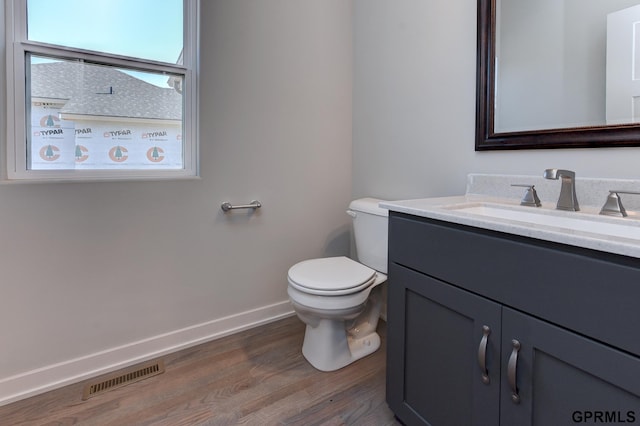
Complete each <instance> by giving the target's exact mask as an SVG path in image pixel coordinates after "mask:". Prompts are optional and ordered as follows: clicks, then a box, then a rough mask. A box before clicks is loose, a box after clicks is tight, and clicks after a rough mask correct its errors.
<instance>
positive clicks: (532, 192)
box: [511, 183, 542, 207]
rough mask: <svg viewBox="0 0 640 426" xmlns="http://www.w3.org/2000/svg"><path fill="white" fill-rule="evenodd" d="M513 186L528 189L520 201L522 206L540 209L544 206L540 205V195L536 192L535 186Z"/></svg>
mask: <svg viewBox="0 0 640 426" xmlns="http://www.w3.org/2000/svg"><path fill="white" fill-rule="evenodd" d="M511 186H520V187H523V188H527V190H526V191H525V193H524V195H523V196H522V200H520V205H521V206H532V207H540V206H541V205H542V204H541V203H540V198H538V193H537V192H536V187H535V185H529V184H519V183H513V184H511Z"/></svg>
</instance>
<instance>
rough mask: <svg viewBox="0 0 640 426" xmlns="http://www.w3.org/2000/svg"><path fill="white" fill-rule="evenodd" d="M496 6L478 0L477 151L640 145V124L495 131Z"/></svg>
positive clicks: (486, 0)
mask: <svg viewBox="0 0 640 426" xmlns="http://www.w3.org/2000/svg"><path fill="white" fill-rule="evenodd" d="M532 1H535V0H532ZM495 7H496V2H495V0H478V39H477V43H478V46H477V55H478V56H477V70H476V91H477V93H476V151H488V150H506V149H541V148H544V149H550V148H600V147H606V148H611V147H624V146H640V124H625V125H616V126H592V127H573V128H566V129H548V130H530V131H521V132H508V133H495V132H494V102H493V100H494V95H495V94H494V89H495V85H494V84H493V82H494V78H495V68H494V64H495V61H494V56H495V34H496V31H495V30H496V22H495Z"/></svg>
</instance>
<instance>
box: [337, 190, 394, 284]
mask: <svg viewBox="0 0 640 426" xmlns="http://www.w3.org/2000/svg"><path fill="white" fill-rule="evenodd" d="M381 201H383V200H379V199H377V198H361V199H358V200H354V201H352V202H351V204H349V210H347V213H348V214H349V215H350V216H351V217H352V218H353V234H354V238H355V241H356V254H357V257H358V261H359V262H360V263H362V264H364V265H367V266H368V267H370V268H373V269H375V270H376V271H380V272H383V273H385V274H386V273H387V232H388V223H389V211H388V210H387V209H383V208H380V207H378V203H379V202H381Z"/></svg>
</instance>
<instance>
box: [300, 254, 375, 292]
mask: <svg viewBox="0 0 640 426" xmlns="http://www.w3.org/2000/svg"><path fill="white" fill-rule="evenodd" d="M288 279H289V284H290V285H291V286H292V287H294V288H296V289H297V290H299V291H301V292H304V293H308V294H315V295H320V296H340V295H346V294H353V293H357V292H358V291H360V290H363V289H365V288H367V287H369V286H370V285H371V284H373V282H374V281H375V279H376V271H375V270H373V269H371V268H369V267H367V266H364V265H362V264H361V263H358V262H356V261H354V260H351V259H349V258H348V257H346V256H339V257H326V258H321V259H310V260H305V261H302V262H299V263H297V264H295V265H293V266H292V267H291V268H290V269H289V274H288Z"/></svg>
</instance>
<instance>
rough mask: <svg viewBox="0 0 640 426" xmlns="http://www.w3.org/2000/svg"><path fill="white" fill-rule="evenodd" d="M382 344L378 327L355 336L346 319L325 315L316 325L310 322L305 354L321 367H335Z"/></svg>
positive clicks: (306, 334) (336, 368) (359, 356)
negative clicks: (347, 329) (333, 318)
mask: <svg viewBox="0 0 640 426" xmlns="http://www.w3.org/2000/svg"><path fill="white" fill-rule="evenodd" d="M379 347H380V336H379V335H378V333H376V332H375V331H373V332H371V333H369V334H367V335H365V336H357V337H352V336H348V335H347V331H346V330H345V326H344V322H343V321H336V320H329V319H321V320H320V321H319V322H318V324H317V325H316V326H315V327H312V326H311V325H309V324H307V328H306V331H305V334H304V343H303V344H302V355H304V357H305V358H306V359H307V361H309V363H310V364H311V365H313V366H314V367H315V368H317V369H318V370H320V371H334V370H338V369H340V368H342V367H346V366H347V365H349V364H351V363H352V362H354V361H357V360H359V359H360V358H363V357H365V356H367V355H369V354H372V353H373V352H375V351H376V350H378V348H379Z"/></svg>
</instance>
